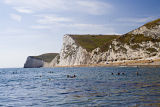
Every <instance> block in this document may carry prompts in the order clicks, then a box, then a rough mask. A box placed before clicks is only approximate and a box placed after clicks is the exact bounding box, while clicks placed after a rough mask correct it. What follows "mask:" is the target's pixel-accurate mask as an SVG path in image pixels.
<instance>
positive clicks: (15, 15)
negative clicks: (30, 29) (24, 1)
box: [10, 14, 22, 22]
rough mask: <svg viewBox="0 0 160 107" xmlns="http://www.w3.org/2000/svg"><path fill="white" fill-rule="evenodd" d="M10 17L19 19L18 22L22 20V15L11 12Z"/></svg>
mask: <svg viewBox="0 0 160 107" xmlns="http://www.w3.org/2000/svg"><path fill="white" fill-rule="evenodd" d="M10 17H11V18H12V19H13V20H15V21H17V22H21V20H22V16H20V15H17V14H10Z"/></svg>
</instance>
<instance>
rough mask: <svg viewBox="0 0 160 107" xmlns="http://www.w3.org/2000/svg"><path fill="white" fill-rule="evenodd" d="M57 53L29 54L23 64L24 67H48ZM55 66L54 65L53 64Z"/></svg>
mask: <svg viewBox="0 0 160 107" xmlns="http://www.w3.org/2000/svg"><path fill="white" fill-rule="evenodd" d="M58 55H59V54H58V53H47V54H43V55H39V56H29V57H28V58H27V60H26V62H25V64H24V68H40V67H50V64H53V63H51V62H52V60H53V59H55V57H56V56H58ZM54 66H55V65H54Z"/></svg>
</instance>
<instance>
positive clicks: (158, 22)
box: [144, 19, 160, 29]
mask: <svg viewBox="0 0 160 107" xmlns="http://www.w3.org/2000/svg"><path fill="white" fill-rule="evenodd" d="M156 25H160V19H157V20H154V21H151V22H149V23H146V24H145V25H144V26H146V27H147V28H148V29H152V28H153V27H155V26H156Z"/></svg>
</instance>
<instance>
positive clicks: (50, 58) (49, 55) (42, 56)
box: [30, 53, 58, 62]
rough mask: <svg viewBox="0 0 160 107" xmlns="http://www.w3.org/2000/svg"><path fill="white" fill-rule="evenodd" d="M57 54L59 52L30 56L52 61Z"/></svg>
mask: <svg viewBox="0 0 160 107" xmlns="http://www.w3.org/2000/svg"><path fill="white" fill-rule="evenodd" d="M57 55H58V53H46V54H42V55H39V56H30V57H32V58H37V59H41V60H43V61H45V62H51V61H52V60H53V59H54V58H55V57H56V56H57Z"/></svg>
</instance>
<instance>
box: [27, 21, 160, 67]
mask: <svg viewBox="0 0 160 107" xmlns="http://www.w3.org/2000/svg"><path fill="white" fill-rule="evenodd" d="M146 59H160V19H158V20H155V21H152V22H149V23H147V24H145V25H143V26H142V27H140V28H138V29H135V30H133V31H131V32H129V33H127V34H124V35H121V36H116V35H65V36H64V38H63V47H62V49H61V52H60V54H59V55H56V56H55V58H53V60H52V61H51V62H43V67H55V66H74V65H89V64H106V63H111V62H116V61H118V62H123V61H130V60H133V61H134V60H146ZM33 62H34V61H33ZM26 63H27V62H26ZM38 63H39V64H38ZM38 63H37V64H38V66H40V65H41V62H38ZM26 65H27V64H26ZM31 65H32V64H31ZM33 65H34V63H33Z"/></svg>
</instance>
